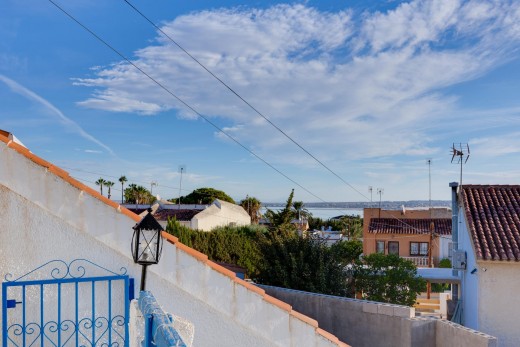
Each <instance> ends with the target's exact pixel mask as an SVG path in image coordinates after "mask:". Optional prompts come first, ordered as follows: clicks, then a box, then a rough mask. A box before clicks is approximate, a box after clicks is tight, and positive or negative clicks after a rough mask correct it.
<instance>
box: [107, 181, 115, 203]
mask: <svg viewBox="0 0 520 347" xmlns="http://www.w3.org/2000/svg"><path fill="white" fill-rule="evenodd" d="M113 186H114V182H111V181H105V187H108V194H107V196H108V198H109V199H110V197H111V196H112V195H111V192H110V189H111V188H112V187H113Z"/></svg>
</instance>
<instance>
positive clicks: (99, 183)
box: [95, 177, 106, 195]
mask: <svg viewBox="0 0 520 347" xmlns="http://www.w3.org/2000/svg"><path fill="white" fill-rule="evenodd" d="M95 183H96V185H98V186H99V193H100V194H101V195H103V186H104V185H105V183H106V181H105V180H104V179H103V178H101V177H100V178H99V179H98V180H97V181H96V182H95Z"/></svg>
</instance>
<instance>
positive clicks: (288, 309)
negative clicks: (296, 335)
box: [0, 130, 348, 346]
mask: <svg viewBox="0 0 520 347" xmlns="http://www.w3.org/2000/svg"><path fill="white" fill-rule="evenodd" d="M4 133H5V132H4V131H2V130H0V141H2V142H5V143H6V144H7V147H9V148H11V149H14V150H15V151H17V152H18V153H20V154H22V155H24V156H25V157H26V158H28V159H30V160H31V161H32V162H34V163H36V164H38V165H40V166H43V167H45V168H46V169H47V170H48V171H49V172H51V173H53V174H54V175H56V176H58V177H60V178H62V179H63V180H64V181H66V182H68V183H69V184H71V185H72V186H74V187H76V188H78V189H79V190H81V191H84V192H85V193H88V194H89V195H91V196H93V197H94V198H96V199H98V200H99V201H101V202H103V203H105V204H107V205H109V206H111V207H113V208H115V209H116V210H117V211H119V212H120V213H121V214H124V215H125V216H127V217H129V218H131V219H133V220H134V221H136V222H139V221H140V220H141V217H139V216H138V215H136V214H135V213H133V212H132V211H130V210H128V209H127V208H125V207H123V206H121V205H119V204H118V203H116V202H114V201H112V200H110V199H108V198H106V197H104V196H103V195H101V194H99V193H98V192H97V191H96V190H94V189H92V188H90V187H89V186H87V185H85V184H83V183H81V182H79V181H77V180H76V179H74V178H72V177H70V175H69V173H68V172H67V171H65V170H63V169H61V168H59V167H57V166H55V165H53V164H51V163H49V162H48V161H46V160H44V159H42V158H40V157H38V156H37V155H35V154H34V153H32V152H31V151H29V150H28V149H27V148H26V147H24V146H21V145H19V144H17V143H15V142H14V141H12V140H9V138H8V137H7V136H4V135H3V134H4ZM162 236H163V238H165V239H166V240H167V241H168V242H170V243H172V244H174V245H175V246H176V247H177V248H179V249H181V250H182V251H184V252H186V253H188V254H189V255H191V256H192V257H194V258H195V259H197V260H200V261H202V262H203V263H205V264H207V265H208V266H209V267H211V268H212V269H214V270H215V271H218V272H220V273H221V274H223V275H225V276H228V277H229V278H231V280H233V281H234V282H236V283H238V284H240V285H242V286H244V287H245V288H246V289H248V290H250V291H252V292H254V293H256V294H258V295H260V296H262V297H263V299H264V300H265V301H267V302H268V303H270V304H272V305H274V306H276V307H278V308H280V309H282V310H284V311H286V312H288V313H289V314H290V315H291V316H293V317H294V318H297V319H299V320H301V321H303V322H305V323H307V324H309V325H311V326H313V327H314V328H315V331H316V333H318V334H320V335H321V336H323V337H325V338H326V339H327V340H330V341H332V342H333V343H336V344H338V346H348V345H347V344H345V343H343V342H341V341H339V340H338V338H337V337H336V336H334V335H332V334H331V333H329V332H327V331H325V330H323V329H321V328H318V322H317V321H316V320H314V319H312V318H310V317H307V316H305V315H303V314H301V313H299V312H296V311H294V310H293V309H292V307H291V305H289V304H287V303H286V302H283V301H281V300H278V299H276V298H274V297H272V296H270V295H267V294H265V291H264V290H263V289H261V288H258V287H257V286H255V285H253V284H251V283H248V282H246V281H244V280H242V279H240V278H238V277H236V274H235V273H234V272H232V271H230V270H228V269H226V268H224V267H223V266H220V265H218V264H216V263H214V262H212V261H210V260H208V256H207V255H205V254H203V253H201V252H199V251H196V250H195V249H193V248H190V247H188V246H186V245H185V244H183V243H181V242H179V239H178V238H177V237H175V236H173V235H170V234H168V233H167V232H165V231H163V232H162Z"/></svg>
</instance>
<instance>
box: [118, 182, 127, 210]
mask: <svg viewBox="0 0 520 347" xmlns="http://www.w3.org/2000/svg"><path fill="white" fill-rule="evenodd" d="M126 181H128V180H127V178H126V176H123V175H121V177H119V182H120V183H121V203H122V204H123V203H124V202H125V182H126Z"/></svg>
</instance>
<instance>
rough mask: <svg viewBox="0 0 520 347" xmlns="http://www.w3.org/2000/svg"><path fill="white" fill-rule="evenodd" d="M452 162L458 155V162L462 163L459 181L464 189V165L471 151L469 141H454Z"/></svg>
mask: <svg viewBox="0 0 520 347" xmlns="http://www.w3.org/2000/svg"><path fill="white" fill-rule="evenodd" d="M451 154H452V156H451V162H452V163H453V161H454V160H455V157H457V162H456V164H460V181H459V189H462V165H463V164H466V163H467V162H468V159H469V155H470V151H469V144H468V143H462V142H460V143H458V144H455V143H453V146H452V147H451Z"/></svg>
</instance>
